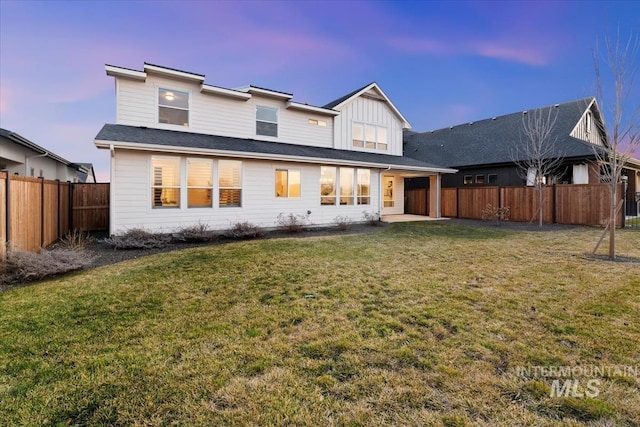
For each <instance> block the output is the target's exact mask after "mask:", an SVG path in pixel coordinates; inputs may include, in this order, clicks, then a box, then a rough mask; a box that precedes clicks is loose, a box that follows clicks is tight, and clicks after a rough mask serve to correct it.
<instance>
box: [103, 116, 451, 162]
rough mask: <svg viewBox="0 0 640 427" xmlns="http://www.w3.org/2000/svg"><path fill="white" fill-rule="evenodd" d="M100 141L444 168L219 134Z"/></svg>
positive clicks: (135, 133)
mask: <svg viewBox="0 0 640 427" xmlns="http://www.w3.org/2000/svg"><path fill="white" fill-rule="evenodd" d="M96 141H108V142H128V143H134V144H153V145H160V146H166V147H189V148H199V149H207V150H216V151H229V152H236V153H253V154H258V155H265V156H269V155H272V156H273V155H275V156H293V157H307V158H310V159H318V161H319V162H320V161H322V160H323V159H324V160H336V161H341V162H354V164H357V163H370V164H377V165H379V166H380V167H381V168H387V167H389V166H392V167H394V168H402V167H406V168H419V169H439V170H441V169H444V168H442V167H441V166H437V165H435V164H432V163H427V162H424V161H422V160H418V159H412V158H409V157H405V156H391V155H388V154H376V153H363V152H358V151H348V150H337V149H333V148H322V147H309V146H304V145H297V144H287V143H281V142H270V141H260V140H255V139H243V138H232V137H226V136H218V135H206V134H199V133H190V132H182V131H172V130H164V129H154V128H146V127H136V126H126V125H113V124H106V125H104V126H103V127H102V129H101V130H100V132H99V133H98V135H97V136H96Z"/></svg>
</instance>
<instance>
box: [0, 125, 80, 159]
mask: <svg viewBox="0 0 640 427" xmlns="http://www.w3.org/2000/svg"><path fill="white" fill-rule="evenodd" d="M0 136H2V137H4V138H7V139H9V140H11V141H13V142H14V143H16V144H18V145H21V146H23V147H26V148H28V149H30V150H33V151H35V152H37V153H39V154H45V155H46V156H45V157H50V158H52V159H53V160H55V161H57V162H60V163H63V164H65V165H67V166H70V165H71V162H70V161H69V160H67V159H64V158H62V157H60V156H58V155H57V154H55V153H52V152H51V151H49V150H47V149H46V148H43V147H41V146H39V145H38V144H36V143H34V142H31V141H29V140H28V139H27V138H25V137H24V136H22V135H20V134H17V133H15V132H11V131H10V130H7V129H2V128H0ZM72 167H73V166H72Z"/></svg>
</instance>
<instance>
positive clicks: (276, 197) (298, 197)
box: [272, 167, 302, 200]
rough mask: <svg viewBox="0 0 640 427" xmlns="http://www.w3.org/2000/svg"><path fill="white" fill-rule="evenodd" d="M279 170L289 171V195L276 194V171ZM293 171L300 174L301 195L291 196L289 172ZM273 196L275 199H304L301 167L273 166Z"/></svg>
mask: <svg viewBox="0 0 640 427" xmlns="http://www.w3.org/2000/svg"><path fill="white" fill-rule="evenodd" d="M279 171H283V172H287V195H286V196H276V192H275V188H276V173H277V172H279ZM291 172H298V175H299V176H300V195H299V196H290V195H289V193H290V192H289V174H290V173H291ZM272 188H273V189H274V191H273V193H272V194H273V198H274V199H275V200H291V199H293V200H300V199H302V171H301V170H300V169H294V168H288V167H274V168H273V186H272Z"/></svg>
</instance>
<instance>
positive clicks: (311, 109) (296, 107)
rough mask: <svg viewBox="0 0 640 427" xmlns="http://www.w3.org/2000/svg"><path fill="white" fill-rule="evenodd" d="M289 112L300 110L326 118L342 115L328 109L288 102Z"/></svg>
mask: <svg viewBox="0 0 640 427" xmlns="http://www.w3.org/2000/svg"><path fill="white" fill-rule="evenodd" d="M287 109H288V110H298V111H308V112H310V113H316V114H322V115H325V116H337V115H339V114H340V112H339V111H334V110H329V109H326V108H321V107H315V106H313V105H307V104H300V103H298V102H292V101H289V102H287Z"/></svg>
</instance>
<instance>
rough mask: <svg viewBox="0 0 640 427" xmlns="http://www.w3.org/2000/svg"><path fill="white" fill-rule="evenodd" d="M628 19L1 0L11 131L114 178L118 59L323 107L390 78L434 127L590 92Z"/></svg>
mask: <svg viewBox="0 0 640 427" xmlns="http://www.w3.org/2000/svg"><path fill="white" fill-rule="evenodd" d="M618 31H619V32H620V34H621V35H622V36H624V37H628V35H629V34H630V33H631V31H636V33H635V34H636V35H638V34H639V33H640V2H631V1H629V2H621V1H617V2H616V1H595V2H583V1H580V2H578V1H571V2H558V1H536V2H534V1H531V2H515V1H514V2H506V1H505V2H451V1H450V2H444V1H443V2H435V1H434V2H427V1H424V2H402V1H396V2H383V1H379V2H378V1H377V2H371V1H319V2H314V1H304V2H302V1H299V2H294V1H282V2H269V1H259V2H252V1H237V2H227V1H194V2H188V1H181V2H170V1H164V2H152V1H143V2H133V1H86V2H82V1H73V2H58V1H47V2H35V1H19V2H18V1H7V0H0V127H2V128H5V129H8V130H11V131H14V132H17V133H19V134H21V135H22V136H24V137H26V138H27V139H29V140H31V141H33V142H35V143H36V144H39V145H41V146H44V147H46V148H47V149H50V150H52V151H53V152H55V153H56V154H59V155H61V156H62V157H65V158H66V159H68V160H70V161H76V162H92V163H94V165H95V169H96V173H97V176H98V180H99V181H108V179H109V172H108V171H109V156H108V153H107V152H105V151H102V150H98V149H96V148H95V147H94V145H93V139H94V137H95V135H96V134H97V133H98V131H99V130H100V128H101V127H102V125H103V124H105V123H113V122H114V120H115V96H114V83H113V78H111V77H107V76H106V74H105V71H104V65H105V64H112V65H117V66H123V67H127V68H133V69H142V67H143V63H144V62H145V61H146V62H150V63H153V64H158V65H162V66H167V67H172V68H178V69H181V70H186V71H190V72H194V73H199V74H205V75H206V83H208V84H211V85H216V86H223V87H238V86H243V85H247V84H253V85H255V86H260V87H266V88H270V89H275V90H280V91H284V92H289V93H293V95H294V100H295V101H298V102H303V103H305V102H306V103H309V104H313V105H323V104H325V103H327V102H329V101H332V100H333V99H335V98H338V97H340V96H342V95H344V94H346V93H348V92H351V91H352V90H354V89H357V88H359V87H361V86H364V85H365V84H367V83H370V82H372V81H376V82H377V83H378V84H379V85H380V86H381V87H382V89H383V90H384V91H385V92H386V94H387V95H388V96H389V97H390V98H391V100H392V101H393V102H394V104H395V105H396V106H397V107H398V108H399V109H400V111H401V112H402V113H403V114H404V116H405V117H406V118H407V119H408V120H409V122H410V123H411V125H412V126H413V129H414V130H416V131H426V130H432V129H438V128H441V127H445V126H450V125H455V124H458V123H463V122H467V121H475V120H478V119H482V118H487V117H493V116H498V115H502V114H508V113H511V112H515V111H520V110H525V109H530V108H534V107H540V106H545V105H550V104H555V103H560V102H564V101H569V100H572V99H577V98H583V97H586V96H590V95H592V94H593V93H594V91H593V86H594V72H593V61H592V55H591V51H592V48H593V47H594V46H595V44H596V41H597V40H599V41H600V42H602V39H603V37H604V35H605V34H611V35H615V34H616V33H617V32H618ZM636 61H640V58H636ZM638 79H639V80H640V76H639V78H638ZM638 85H639V86H640V81H639V82H638ZM635 99H636V102H635V104H636V105H637V99H640V88H639V90H638V91H637V93H636V96H635ZM292 142H295V141H292Z"/></svg>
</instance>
